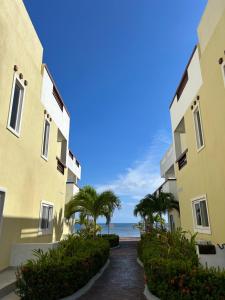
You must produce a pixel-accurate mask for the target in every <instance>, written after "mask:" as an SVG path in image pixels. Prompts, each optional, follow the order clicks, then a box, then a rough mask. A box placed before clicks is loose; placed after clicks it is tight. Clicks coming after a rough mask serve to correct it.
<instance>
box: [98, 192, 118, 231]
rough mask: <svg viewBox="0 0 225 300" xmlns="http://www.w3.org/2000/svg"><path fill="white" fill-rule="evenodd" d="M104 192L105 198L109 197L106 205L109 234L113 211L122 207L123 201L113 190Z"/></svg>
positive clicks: (105, 214) (105, 213)
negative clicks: (121, 201)
mask: <svg viewBox="0 0 225 300" xmlns="http://www.w3.org/2000/svg"><path fill="white" fill-rule="evenodd" d="M102 194H103V197H104V198H107V199H108V204H107V205H106V206H105V212H104V216H105V218H106V225H107V226H108V234H109V227H110V223H111V219H112V216H113V213H114V211H115V209H116V208H118V209H119V208H120V207H121V203H120V200H119V199H118V198H117V197H116V198H115V195H114V193H113V192H111V191H105V192H103V193H102Z"/></svg>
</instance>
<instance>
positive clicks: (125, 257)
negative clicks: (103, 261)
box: [79, 241, 146, 300]
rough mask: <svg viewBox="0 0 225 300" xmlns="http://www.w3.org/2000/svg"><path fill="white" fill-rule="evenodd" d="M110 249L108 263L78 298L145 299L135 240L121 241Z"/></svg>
mask: <svg viewBox="0 0 225 300" xmlns="http://www.w3.org/2000/svg"><path fill="white" fill-rule="evenodd" d="M120 244H121V247H120V248H118V249H114V250H112V251H111V257H110V265H109V266H108V268H107V269H106V270H105V272H104V273H103V275H102V276H101V277H100V278H99V280H98V281H96V283H95V284H94V286H93V287H92V288H91V289H90V290H89V292H88V293H87V294H85V295H84V296H82V297H81V298H80V299H79V300H146V298H145V296H144V295H143V291H144V279H143V269H142V268H141V267H140V266H139V265H138V264H137V262H136V260H137V253H136V247H137V242H136V241H122V242H120Z"/></svg>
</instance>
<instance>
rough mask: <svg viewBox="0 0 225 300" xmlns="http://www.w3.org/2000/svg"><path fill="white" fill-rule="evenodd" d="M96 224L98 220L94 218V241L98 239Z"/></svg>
mask: <svg viewBox="0 0 225 300" xmlns="http://www.w3.org/2000/svg"><path fill="white" fill-rule="evenodd" d="M96 223H97V220H96V218H95V217H94V233H93V237H94V239H95V238H96Z"/></svg>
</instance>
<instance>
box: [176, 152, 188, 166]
mask: <svg viewBox="0 0 225 300" xmlns="http://www.w3.org/2000/svg"><path fill="white" fill-rule="evenodd" d="M187 152H188V149H186V150H185V151H184V152H183V153H182V154H181V155H180V156H179V157H178V159H177V161H176V162H177V164H178V169H179V170H181V169H182V168H183V167H184V166H185V165H186V164H187Z"/></svg>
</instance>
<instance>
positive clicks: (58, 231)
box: [53, 208, 64, 241]
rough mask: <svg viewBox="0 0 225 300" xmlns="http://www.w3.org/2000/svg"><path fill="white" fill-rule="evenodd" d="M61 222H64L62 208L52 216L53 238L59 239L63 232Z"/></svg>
mask: <svg viewBox="0 0 225 300" xmlns="http://www.w3.org/2000/svg"><path fill="white" fill-rule="evenodd" d="M63 223H64V218H63V211H62V208H61V209H60V211H59V214H58V216H57V214H55V216H54V218H53V230H54V233H55V240H56V241H60V240H61V238H62V234H63Z"/></svg>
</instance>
